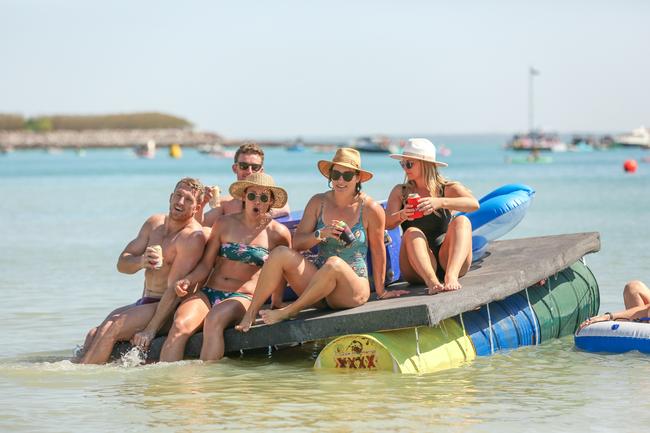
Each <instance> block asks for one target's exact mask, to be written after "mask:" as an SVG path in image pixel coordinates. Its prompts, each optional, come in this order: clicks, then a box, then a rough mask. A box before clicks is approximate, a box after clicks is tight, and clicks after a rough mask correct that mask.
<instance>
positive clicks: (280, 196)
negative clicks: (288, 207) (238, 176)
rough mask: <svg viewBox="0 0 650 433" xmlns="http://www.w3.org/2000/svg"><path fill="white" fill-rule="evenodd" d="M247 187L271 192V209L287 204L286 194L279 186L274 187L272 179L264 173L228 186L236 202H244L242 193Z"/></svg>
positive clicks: (252, 175)
mask: <svg viewBox="0 0 650 433" xmlns="http://www.w3.org/2000/svg"><path fill="white" fill-rule="evenodd" d="M249 186H261V187H264V188H268V189H270V190H271V191H273V203H271V207H277V208H281V207H282V206H284V205H285V204H287V192H286V191H285V190H284V189H282V188H280V187H279V186H275V182H274V181H273V178H272V177H271V176H270V175H268V174H266V173H251V174H249V175H248V176H247V177H246V179H244V180H238V181H237V182H235V183H233V184H232V185H230V189H229V191H230V195H231V196H233V197H234V198H236V199H238V200H244V191H246V188H248V187H249Z"/></svg>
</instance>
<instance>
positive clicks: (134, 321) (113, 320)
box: [80, 303, 158, 364]
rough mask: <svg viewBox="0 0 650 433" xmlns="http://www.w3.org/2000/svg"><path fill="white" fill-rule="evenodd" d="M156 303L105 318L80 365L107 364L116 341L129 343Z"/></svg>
mask: <svg viewBox="0 0 650 433" xmlns="http://www.w3.org/2000/svg"><path fill="white" fill-rule="evenodd" d="M157 306H158V304H157V303H153V304H144V305H137V306H134V307H132V308H129V309H127V310H125V311H123V312H120V313H118V314H114V315H112V316H110V317H108V318H107V320H105V321H104V323H103V324H102V325H101V326H99V327H98V328H97V331H96V332H95V337H94V338H93V342H92V344H91V345H90V347H88V350H87V351H86V353H85V354H84V355H83V357H82V358H81V361H80V363H82V364H105V363H106V362H108V360H109V358H110V356H111V352H112V351H113V346H115V343H117V342H118V341H129V340H130V339H131V337H133V335H134V334H135V333H136V332H138V331H139V330H140V329H143V328H144V327H145V326H147V324H148V323H149V321H150V320H151V318H152V317H153V315H154V313H155V312H156V307H157Z"/></svg>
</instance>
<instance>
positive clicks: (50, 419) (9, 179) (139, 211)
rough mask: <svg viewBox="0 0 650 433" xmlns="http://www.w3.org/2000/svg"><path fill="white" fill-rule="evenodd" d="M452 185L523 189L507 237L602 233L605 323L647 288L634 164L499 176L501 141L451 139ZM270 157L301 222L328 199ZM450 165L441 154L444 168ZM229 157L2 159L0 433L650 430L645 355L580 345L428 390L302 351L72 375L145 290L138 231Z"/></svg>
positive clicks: (489, 367)
mask: <svg viewBox="0 0 650 433" xmlns="http://www.w3.org/2000/svg"><path fill="white" fill-rule="evenodd" d="M442 139H443V140H444V142H445V143H446V144H447V145H448V146H449V147H451V148H452V149H453V154H452V156H450V157H448V158H447V159H446V160H447V161H448V162H449V163H450V167H449V168H448V169H446V171H445V172H444V173H445V174H446V175H447V176H448V177H450V178H452V179H457V180H460V181H462V182H463V183H465V184H466V185H467V186H469V187H470V188H471V189H472V190H473V191H474V193H475V194H476V195H477V196H481V195H483V194H485V193H487V192H489V191H491V190H492V189H494V188H496V187H498V186H500V185H502V184H504V183H512V182H522V183H526V184H528V185H530V186H532V187H533V188H535V189H536V190H537V196H536V198H535V201H534V203H533V206H532V207H531V208H530V210H529V212H528V214H527V216H526V218H525V219H524V221H523V222H522V223H521V224H520V226H519V227H517V228H516V229H515V230H514V231H513V232H512V233H510V234H509V235H508V237H511V238H513V237H528V236H539V235H548V234H559V233H571V232H580V231H598V232H600V233H601V241H602V248H601V251H600V252H599V253H597V254H594V255H590V256H588V257H587V263H588V265H589V266H590V268H591V269H592V271H593V272H594V274H595V276H596V278H597V280H598V282H599V284H600V291H601V296H602V304H601V311H610V310H616V309H620V308H621V307H622V299H621V290H622V287H623V284H624V283H625V281H627V280H629V279H632V278H640V279H644V280H650V268H648V265H647V264H648V263H649V259H650V253H649V252H648V250H649V249H648V247H647V244H648V241H649V240H650V239H649V236H648V235H649V230H648V221H649V220H650V218H649V217H650V200H648V194H649V193H648V191H649V190H650V188H649V186H650V185H649V180H650V164H644V163H641V164H640V166H639V172H638V173H636V174H634V175H626V174H624V173H623V171H622V164H623V161H624V160H625V159H628V158H636V159H639V160H640V159H641V158H643V157H644V156H646V154H645V153H644V152H643V151H640V150H633V149H624V150H613V151H609V152H593V153H566V154H553V155H552V156H553V159H554V161H553V163H551V164H539V165H530V164H521V165H517V164H506V163H505V162H504V160H505V156H506V153H505V152H504V151H503V150H501V149H500V145H501V143H502V142H503V140H504V137H487V136H486V137H443V138H442ZM330 157H331V155H329V154H315V153H311V152H304V153H287V152H285V151H283V150H269V151H268V154H267V163H266V166H267V171H268V172H269V173H271V174H273V175H274V177H275V178H276V181H277V183H279V184H280V185H282V186H284V187H285V188H286V189H287V190H288V191H289V196H290V204H291V206H292V208H294V209H299V208H302V207H304V205H305V203H306V201H307V199H308V198H309V197H310V196H311V194H313V193H314V192H317V191H320V190H323V189H325V188H326V181H325V179H324V178H322V177H321V176H320V174H318V172H317V171H316V169H315V163H316V161H317V160H318V159H326V158H330ZM440 159H443V158H440ZM230 164H231V161H228V160H219V159H211V158H206V157H203V156H201V155H199V154H197V153H195V152H193V151H191V150H189V151H186V152H185V155H184V157H183V159H181V160H178V161H176V160H171V159H169V158H167V157H165V156H159V157H158V158H156V159H154V160H139V159H135V158H133V157H132V156H131V154H130V153H129V152H126V151H122V150H115V151H88V152H87V153H86V156H85V157H78V156H76V155H75V154H74V153H71V152H70V153H68V152H64V153H63V154H60V155H50V154H46V153H44V152H14V153H12V154H9V155H6V156H2V157H0V193H1V197H2V200H0V218H1V222H2V224H0V243H1V246H2V248H0V268H1V269H2V272H1V273H0V290H1V293H2V295H3V301H2V302H1V303H0V329H1V331H2V332H1V333H0V347H2V348H3V351H2V353H1V354H0V431H3V432H4V431H6V432H14V431H35V430H38V431H46V432H65V431H72V430H73V429H75V430H76V429H79V431H197V432H198V431H214V430H219V429H222V430H228V431H237V430H253V429H255V430H285V431H288V430H297V431H313V430H323V431H350V432H351V431H378V430H393V431H422V430H434V429H436V430H441V431H485V432H494V431H500V432H520V431H541V430H542V429H545V430H546V429H553V430H554V431H584V430H586V431H639V430H641V429H642V428H645V427H646V426H647V422H648V421H649V420H650V416H648V409H649V408H650V407H649V406H648V404H646V403H644V402H645V395H644V394H645V393H646V392H645V391H646V390H647V389H648V385H649V384H650V383H649V382H650V364H649V363H648V362H647V357H646V356H644V355H640V354H638V353H629V354H624V355H594V354H586V353H581V352H577V351H576V350H575V349H574V347H573V340H572V338H570V337H569V338H564V339H560V340H555V341H552V342H549V343H548V344H544V345H542V346H538V347H527V348H522V349H518V350H514V351H511V352H507V353H503V354H497V355H494V356H490V357H485V358H479V359H477V360H476V361H474V362H472V363H469V364H467V365H464V366H462V367H460V368H457V369H453V370H448V371H443V372H439V373H435V374H426V375H421V376H408V375H396V374H392V373H367V372H366V373H362V372H361V373H360V372H354V373H349V372H345V373H341V372H328V371H322V370H314V369H312V365H313V360H314V354H315V353H316V352H317V350H318V348H317V347H314V346H313V345H311V344H306V345H304V346H303V347H301V348H294V349H289V350H284V351H280V352H275V353H273V355H272V356H270V357H269V356H268V355H267V354H266V353H253V354H246V356H244V357H243V358H239V357H238V358H232V359H226V360H224V361H223V362H220V363H218V364H202V363H201V362H198V361H185V362H181V363H175V364H166V365H163V364H160V365H146V366H137V365H136V363H135V362H129V361H128V360H126V361H123V362H120V363H114V364H111V365H108V366H78V365H74V364H71V363H70V362H69V360H68V359H69V357H70V354H71V352H72V349H73V348H74V346H75V345H76V344H80V343H81V341H82V338H83V336H84V335H85V332H86V331H87V329H88V328H90V327H91V326H93V325H95V324H97V323H98V322H99V321H100V320H101V319H102V318H103V317H104V316H105V315H106V314H107V313H108V312H109V311H110V310H111V309H113V308H114V307H116V306H119V305H123V304H127V303H130V302H132V301H133V300H134V299H136V298H137V297H138V295H139V293H140V290H141V287H142V276H141V275H135V276H127V275H122V274H119V273H118V272H117V271H116V270H115V261H116V258H117V256H118V254H119V253H120V251H121V250H122V248H123V247H124V245H125V244H126V242H128V240H130V239H131V238H132V237H133V236H135V234H136V233H137V231H138V229H139V228H140V225H141V224H142V222H143V221H144V219H145V218H146V217H147V216H148V215H150V214H151V213H154V212H160V211H163V212H164V211H165V210H166V206H167V205H166V203H167V199H168V196H169V193H170V191H171V189H172V188H173V186H174V183H175V182H176V180H178V179H179V178H180V177H182V176H186V175H191V176H197V177H200V178H201V179H202V180H204V181H205V182H207V183H210V184H219V185H220V186H221V187H222V189H225V188H226V187H227V186H228V185H229V184H230V182H231V181H232V172H231V171H230ZM363 165H364V166H365V167H366V168H367V169H369V170H371V171H373V172H374V173H375V178H374V179H373V180H372V181H371V182H369V183H368V184H367V185H365V186H364V187H365V188H366V190H367V191H368V192H369V193H370V194H371V195H373V196H375V197H377V198H384V197H386V195H387V193H388V191H389V190H390V187H391V186H392V185H393V184H395V183H397V182H399V181H400V180H401V170H400V169H399V166H398V165H397V163H396V161H394V160H390V159H389V158H387V157H386V156H384V155H371V156H366V155H364V159H363Z"/></svg>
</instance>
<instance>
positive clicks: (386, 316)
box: [113, 232, 600, 360]
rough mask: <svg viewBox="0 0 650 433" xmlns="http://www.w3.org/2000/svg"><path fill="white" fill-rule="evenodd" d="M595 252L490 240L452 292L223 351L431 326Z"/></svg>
mask: <svg viewBox="0 0 650 433" xmlns="http://www.w3.org/2000/svg"><path fill="white" fill-rule="evenodd" d="M599 249H600V235H599V234H598V233H594V232H591V233H575V234H564V235H556V236H543V237H535V238H525V239H512V240H505V241H495V242H492V243H491V244H490V245H489V247H488V250H487V253H486V254H485V256H484V257H483V258H482V259H481V260H479V261H477V262H476V263H474V264H473V265H472V268H471V269H470V271H469V272H468V273H467V274H466V275H465V276H464V277H463V278H461V280H460V282H461V284H462V285H463V288H462V289H461V290H459V291H457V292H446V293H439V294H437V295H434V296H428V295H425V289H426V288H425V287H424V286H406V287H400V288H405V289H408V290H411V295H408V296H402V297H400V298H394V299H386V300H381V301H379V300H373V301H370V302H368V303H367V304H365V305H363V306H361V307H358V308H353V309H349V310H342V311H332V310H319V311H317V310H308V311H304V312H303V313H301V314H300V315H299V316H298V317H297V318H296V319H294V320H289V321H286V322H282V323H278V324H275V325H271V326H267V325H263V324H262V325H256V326H254V327H252V328H251V330H250V331H249V332H247V333H240V332H237V331H235V330H234V329H229V330H227V331H226V333H225V337H226V352H233V351H239V350H243V349H255V348H266V347H269V346H274V345H281V344H290V343H300V342H306V341H314V340H320V339H326V338H331V337H336V336H340V335H346V334H356V333H367V332H375V331H382V330H389V329H400V328H411V327H415V326H424V325H428V326H432V325H435V324H437V323H438V322H440V321H441V320H444V319H446V318H448V317H453V316H456V315H458V314H460V313H462V312H465V311H469V310H472V309H475V308H477V307H479V306H480V305H483V304H486V303H488V302H491V301H495V300H499V299H503V298H505V297H507V296H509V295H511V294H513V293H516V292H519V291H520V290H523V289H525V288H526V287H529V286H531V285H532V284H535V283H537V282H538V281H540V280H542V279H544V278H546V277H548V276H551V275H553V274H555V273H557V272H559V271H561V270H562V269H564V268H566V267H568V266H570V265H572V264H573V263H575V262H576V261H578V260H579V259H581V258H582V257H583V256H584V255H586V254H589V253H593V252H596V251H598V250H599ZM164 338H165V337H158V338H156V339H155V340H154V341H153V343H152V346H151V349H150V353H149V355H148V359H149V360H157V359H158V356H159V354H160V349H161V347H162V344H163V342H164ZM201 341H202V334H201V333H198V334H196V335H194V336H193V337H192V338H191V339H190V341H189V342H188V345H187V348H186V357H188V358H197V357H198V354H199V352H200V350H201ZM129 348H130V346H129V344H128V343H118V344H117V345H116V346H115V349H114V351H113V355H114V356H119V355H120V354H121V353H123V352H125V351H126V350H128V349H129Z"/></svg>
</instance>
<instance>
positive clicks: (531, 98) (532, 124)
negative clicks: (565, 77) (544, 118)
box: [528, 66, 539, 133]
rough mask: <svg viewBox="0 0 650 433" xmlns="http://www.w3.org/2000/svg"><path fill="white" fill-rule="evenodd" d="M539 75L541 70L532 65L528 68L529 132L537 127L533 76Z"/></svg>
mask: <svg viewBox="0 0 650 433" xmlns="http://www.w3.org/2000/svg"><path fill="white" fill-rule="evenodd" d="M535 75H539V71H538V70H537V69H535V68H533V67H532V66H531V67H529V68H528V132H529V133H532V132H533V131H534V129H535V101H534V99H535V94H534V92H533V78H534V77H535Z"/></svg>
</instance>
